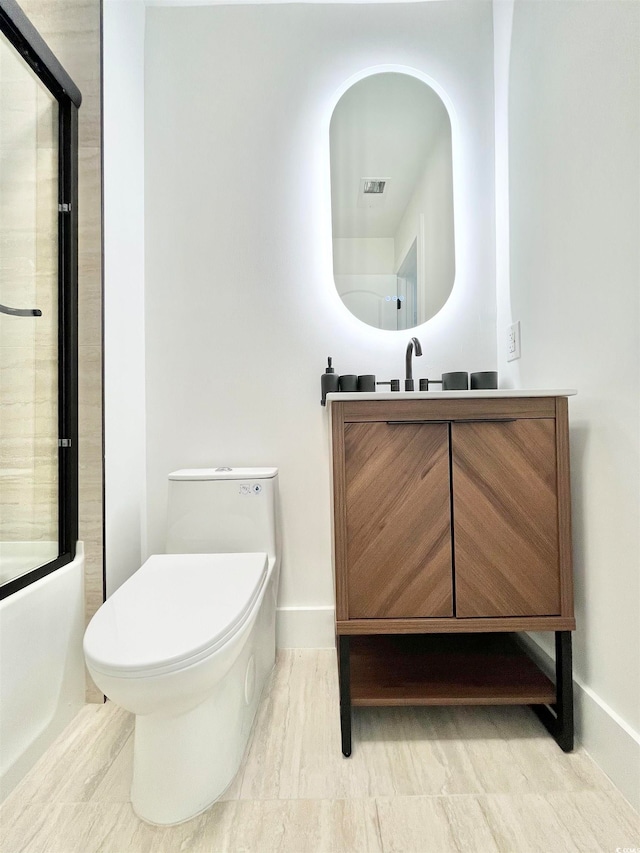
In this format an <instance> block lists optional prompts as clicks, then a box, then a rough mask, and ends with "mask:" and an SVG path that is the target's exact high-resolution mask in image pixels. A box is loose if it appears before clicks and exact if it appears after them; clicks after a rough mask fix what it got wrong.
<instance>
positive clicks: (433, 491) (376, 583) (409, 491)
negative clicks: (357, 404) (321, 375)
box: [344, 422, 453, 619]
mask: <svg viewBox="0 0 640 853" xmlns="http://www.w3.org/2000/svg"><path fill="white" fill-rule="evenodd" d="M448 433H449V429H448V425H447V424H444V423H434V424H424V423H421V424H414V423H402V424H390V423H385V422H369V423H347V424H345V429H344V442H345V443H344V449H345V487H346V501H345V506H346V538H347V542H346V557H347V559H346V564H347V578H346V580H347V589H348V610H349V618H351V619H358V618H360V619H362V618H378V619H381V618H402V617H405V618H406V617H420V616H452V615H453V594H452V592H453V582H452V563H451V496H450V495H451V493H450V488H449V434H448Z"/></svg>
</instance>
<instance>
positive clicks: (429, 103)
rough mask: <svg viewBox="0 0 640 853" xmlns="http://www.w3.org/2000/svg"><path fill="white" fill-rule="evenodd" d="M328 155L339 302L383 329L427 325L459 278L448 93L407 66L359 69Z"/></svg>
mask: <svg viewBox="0 0 640 853" xmlns="http://www.w3.org/2000/svg"><path fill="white" fill-rule="evenodd" d="M330 156H331V218H332V230H333V234H332V236H333V274H334V281H335V285H336V288H337V291H338V294H339V296H340V298H341V299H342V302H343V303H344V305H345V306H346V307H347V308H348V309H349V310H350V311H351V313H352V314H354V315H355V316H356V317H357V318H358V319H359V320H362V322H364V323H367V324H368V325H370V326H374V327H375V328H378V329H389V330H393V329H411V328H413V327H414V326H419V325H420V324H422V323H425V322H426V321H427V320H429V319H430V318H431V317H433V316H435V314H437V313H438V311H439V310H440V309H441V308H442V306H443V305H444V304H445V302H446V301H447V299H448V298H449V295H450V293H451V289H452V287H453V282H454V278H455V240H454V218H453V166H452V146H451V121H450V119H449V113H448V112H447V108H446V107H445V105H444V103H443V101H442V99H441V98H440V96H439V95H438V94H437V93H436V92H435V91H434V90H433V89H432V88H431V86H428V85H427V84H426V83H425V82H424V81H423V80H421V79H419V78H418V77H414V76H412V75H411V74H404V73H401V72H398V71H383V72H377V73H373V74H370V75H369V76H366V77H363V78H362V79H360V80H358V81H357V82H356V83H354V84H353V85H352V86H350V87H349V88H348V89H347V90H346V91H345V92H344V94H343V95H342V97H341V98H340V100H339V101H338V103H337V104H336V106H335V109H334V111H333V115H332V117H331V125H330ZM390 296H391V298H390Z"/></svg>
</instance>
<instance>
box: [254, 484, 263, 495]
mask: <svg viewBox="0 0 640 853" xmlns="http://www.w3.org/2000/svg"><path fill="white" fill-rule="evenodd" d="M261 491H262V486H261V485H260V483H254V484H253V494H254V495H259V494H260V492H261Z"/></svg>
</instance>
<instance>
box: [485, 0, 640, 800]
mask: <svg viewBox="0 0 640 853" xmlns="http://www.w3.org/2000/svg"><path fill="white" fill-rule="evenodd" d="M496 5H497V6H501V4H496ZM513 12H514V15H513V33H512V39H511V45H510V53H511V57H510V74H509V91H508V95H509V101H508V106H509V110H508V118H509V124H508V128H509V134H508V143H509V152H508V154H509V164H510V165H509V171H510V185H509V192H508V200H505V199H504V196H503V198H502V200H501V201H500V202H499V215H498V227H499V234H500V237H501V241H502V242H501V243H500V244H499V245H504V244H505V242H507V243H508V241H509V239H510V245H511V252H510V270H505V268H504V267H503V268H502V275H501V278H500V279H499V284H500V286H499V289H498V317H499V327H498V357H499V362H498V369H499V371H500V372H501V374H502V376H503V377H506V378H508V380H509V382H510V383H511V384H513V385H514V386H515V387H551V388H553V387H560V388H562V387H576V388H578V389H579V395H578V396H577V397H576V398H573V399H572V400H571V402H570V420H571V465H572V492H573V527H574V562H575V592H576V618H577V625H578V627H577V631H576V634H575V641H574V651H575V674H576V678H577V680H578V683H579V687H578V696H577V714H578V728H579V734H580V736H581V739H582V741H583V743H584V745H585V746H586V748H587V750H588V751H589V752H590V753H591V754H592V755H593V757H594V758H595V759H596V761H598V763H599V764H600V765H601V766H602V767H603V768H604V769H605V770H606V771H607V772H608V773H609V774H610V775H611V776H612V778H613V779H614V781H615V782H616V783H617V784H618V785H619V787H620V788H621V789H622V790H623V791H624V792H625V793H626V794H627V796H628V797H629V798H630V799H631V800H632V801H633V802H635V803H636V805H637V804H638V803H640V735H639V734H638V733H639V732H640V618H639V616H640V613H639V610H640V607H639V603H640V588H639V572H638V566H639V564H640V351H639V340H640V316H639V294H640V263H639V261H640V255H639V241H638V235H639V234H640V215H639V202H640V193H639V187H640V169H639V165H640V163H639V161H640V158H639V154H638V152H639V151H640V116H639V112H640V80H639V72H640V64H639V63H638V44H639V43H640V7H639V6H638V5H637V4H634V3H628V2H616V0H607V2H590V3H574V2H563V0H556V2H554V3H539V2H526V0H520V2H517V3H516V4H515V7H514V10H513ZM502 13H503V14H504V15H505V16H506V17H502V18H501V22H500V23H499V26H498V27H497V29H496V33H497V34H501V38H503V39H504V37H505V36H507V37H508V29H509V26H508V24H509V21H508V16H509V14H510V11H509V9H508V7H507V6H504V7H502ZM498 53H499V54H500V55H501V56H502V58H503V59H504V58H505V56H506V55H508V45H507V46H505V42H504V40H503V41H502V42H501V43H500V44H499V45H498ZM505 66H506V63H504V62H503V63H502V68H503V70H504V67H505ZM496 67H497V68H498V63H497V65H496ZM496 91H497V92H498V94H499V95H500V93H502V101H501V107H499V109H497V111H496V112H497V115H498V118H499V122H502V124H501V125H500V126H499V127H498V132H497V140H498V144H500V140H501V139H502V142H504V107H505V99H504V93H505V89H504V77H502V81H501V84H500V86H499V85H496ZM501 113H502V116H501ZM501 128H502V129H501ZM504 189H505V184H504V181H502V182H499V184H498V192H499V195H500V193H502V194H504ZM507 206H508V209H509V211H510V213H508V222H505V221H504V219H503V218H502V215H503V214H505V212H506V211H507ZM507 273H510V282H509V280H508V278H509V277H508V275H507ZM511 319H513V320H520V321H521V323H522V358H521V360H520V362H515V363H514V364H513V365H509V364H507V363H506V361H505V346H504V332H505V329H504V326H505V325H506V323H508V322H511ZM546 639H547V638H541V637H539V638H538V640H539V641H540V642H542V643H543V644H544V645H545V647H546V648H548V647H549V646H548V641H547V642H545V640H546Z"/></svg>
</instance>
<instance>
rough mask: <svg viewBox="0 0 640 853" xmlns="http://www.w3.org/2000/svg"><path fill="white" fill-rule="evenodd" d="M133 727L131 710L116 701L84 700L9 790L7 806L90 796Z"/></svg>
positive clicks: (79, 799)
mask: <svg viewBox="0 0 640 853" xmlns="http://www.w3.org/2000/svg"><path fill="white" fill-rule="evenodd" d="M132 729H133V716H132V715H131V714H129V713H128V712H127V711H124V710H122V709H121V708H118V707H117V706H116V705H112V704H111V703H108V704H107V705H106V706H103V705H86V706H85V707H84V708H83V709H82V711H81V712H80V714H78V716H77V717H76V718H75V719H74V720H73V721H72V722H71V723H70V724H69V725H68V726H67V728H66V729H65V730H64V732H62V734H61V735H60V736H59V737H58V738H57V740H56V741H55V742H54V743H53V745H52V746H51V747H50V749H49V750H47V752H46V753H45V754H44V755H43V756H42V758H41V759H40V761H38V763H37V764H36V765H35V767H34V768H33V770H32V771H31V772H30V773H29V775H28V776H27V777H26V778H25V779H24V780H23V781H22V782H21V783H20V785H18V787H17V788H16V789H15V791H14V792H13V793H12V794H11V795H10V797H9V798H8V799H7V801H6V803H5V804H4V806H3V809H6V810H7V811H8V812H9V813H10V812H11V810H13V809H18V810H20V809H21V808H23V807H24V806H25V805H27V804H29V803H78V802H85V801H87V800H90V799H91V797H92V796H93V794H94V792H95V791H96V789H97V788H98V786H99V785H100V783H101V782H102V780H103V779H104V777H105V776H106V774H107V773H108V771H109V769H110V767H111V765H112V763H113V761H114V760H115V758H116V757H117V755H118V753H119V752H120V750H121V749H122V747H123V746H124V744H125V743H126V741H127V739H128V738H129V736H130V735H131V731H132ZM4 813H5V816H6V813H7V812H4Z"/></svg>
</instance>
